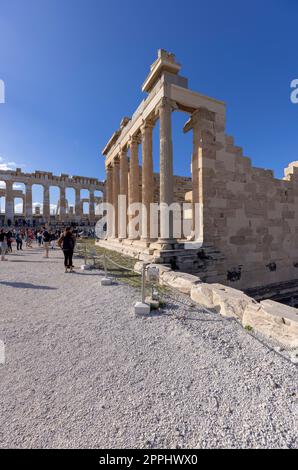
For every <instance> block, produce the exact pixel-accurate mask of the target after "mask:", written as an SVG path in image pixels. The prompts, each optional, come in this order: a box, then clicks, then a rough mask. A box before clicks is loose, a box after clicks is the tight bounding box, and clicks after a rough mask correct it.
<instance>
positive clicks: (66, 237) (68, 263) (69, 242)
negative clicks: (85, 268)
mask: <svg viewBox="0 0 298 470" xmlns="http://www.w3.org/2000/svg"><path fill="white" fill-rule="evenodd" d="M75 243H76V239H75V237H74V236H73V234H72V231H71V229H70V227H67V228H66V229H65V232H64V233H63V235H61V237H60V238H59V240H58V246H60V248H62V250H63V253H64V266H65V272H66V273H67V272H68V270H69V272H71V273H72V272H73V269H72V268H73V264H72V257H73V250H74V247H75Z"/></svg>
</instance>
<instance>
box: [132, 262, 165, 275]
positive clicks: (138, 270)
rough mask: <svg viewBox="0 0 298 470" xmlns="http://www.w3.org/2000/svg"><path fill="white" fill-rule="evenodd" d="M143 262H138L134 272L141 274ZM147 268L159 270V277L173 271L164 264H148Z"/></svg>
mask: <svg viewBox="0 0 298 470" xmlns="http://www.w3.org/2000/svg"><path fill="white" fill-rule="evenodd" d="M143 264H144V263H143V261H137V263H136V264H135V265H134V271H135V272H136V273H141V272H142V268H143ZM147 268H157V269H158V270H159V275H160V276H161V275H162V274H163V273H164V272H167V271H171V268H169V267H168V266H164V265H163V264H155V263H150V264H147Z"/></svg>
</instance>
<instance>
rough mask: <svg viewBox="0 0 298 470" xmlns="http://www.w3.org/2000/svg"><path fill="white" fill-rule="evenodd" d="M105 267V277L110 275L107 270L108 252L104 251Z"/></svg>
mask: <svg viewBox="0 0 298 470" xmlns="http://www.w3.org/2000/svg"><path fill="white" fill-rule="evenodd" d="M103 268H104V272H105V277H108V270H107V259H106V252H105V251H104V253H103Z"/></svg>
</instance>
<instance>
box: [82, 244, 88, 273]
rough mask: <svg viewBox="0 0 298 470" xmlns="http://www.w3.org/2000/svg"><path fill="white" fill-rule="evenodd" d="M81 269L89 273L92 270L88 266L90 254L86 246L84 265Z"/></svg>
mask: <svg viewBox="0 0 298 470" xmlns="http://www.w3.org/2000/svg"><path fill="white" fill-rule="evenodd" d="M81 269H82V270H83V271H87V270H88V269H90V266H89V265H88V254H87V246H86V244H84V264H82V265H81Z"/></svg>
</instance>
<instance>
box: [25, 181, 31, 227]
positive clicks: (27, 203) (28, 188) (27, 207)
mask: <svg viewBox="0 0 298 470" xmlns="http://www.w3.org/2000/svg"><path fill="white" fill-rule="evenodd" d="M25 189H26V195H25V217H26V219H29V220H31V219H32V185H31V184H30V183H26V184H25Z"/></svg>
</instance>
